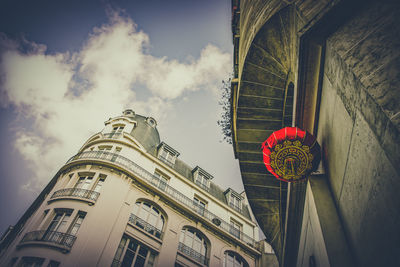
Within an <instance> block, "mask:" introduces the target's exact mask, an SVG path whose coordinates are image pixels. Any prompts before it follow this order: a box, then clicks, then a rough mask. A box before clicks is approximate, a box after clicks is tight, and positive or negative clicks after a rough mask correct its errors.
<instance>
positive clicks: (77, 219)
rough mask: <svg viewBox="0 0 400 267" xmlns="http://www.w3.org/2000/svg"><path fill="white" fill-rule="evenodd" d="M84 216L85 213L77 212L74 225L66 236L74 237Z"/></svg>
mask: <svg viewBox="0 0 400 267" xmlns="http://www.w3.org/2000/svg"><path fill="white" fill-rule="evenodd" d="M85 215H86V213H84V212H78V215H77V216H76V218H75V221H74V223H73V224H72V226H71V228H70V230H69V231H68V234H70V235H73V236H76V234H77V233H78V230H79V228H80V227H81V224H82V222H83V219H84V218H85Z"/></svg>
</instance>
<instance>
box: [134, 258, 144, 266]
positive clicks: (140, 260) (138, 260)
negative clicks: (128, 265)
mask: <svg viewBox="0 0 400 267" xmlns="http://www.w3.org/2000/svg"><path fill="white" fill-rule="evenodd" d="M145 261H146V258H143V257H141V256H140V255H138V256H137V258H136V261H135V265H133V266H134V267H143V266H144V263H145Z"/></svg>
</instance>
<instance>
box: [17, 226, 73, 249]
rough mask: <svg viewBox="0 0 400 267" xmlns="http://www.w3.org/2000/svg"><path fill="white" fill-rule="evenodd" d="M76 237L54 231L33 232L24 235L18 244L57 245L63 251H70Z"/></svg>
mask: <svg viewBox="0 0 400 267" xmlns="http://www.w3.org/2000/svg"><path fill="white" fill-rule="evenodd" d="M75 239H76V236H74V235H70V234H66V233H61V232H56V231H46V230H40V231H33V232H29V233H26V234H25V235H24V237H23V238H22V239H21V242H20V244H25V243H28V242H43V244H50V245H57V246H59V247H61V248H63V249H65V248H67V249H71V247H72V245H73V244H74V242H75Z"/></svg>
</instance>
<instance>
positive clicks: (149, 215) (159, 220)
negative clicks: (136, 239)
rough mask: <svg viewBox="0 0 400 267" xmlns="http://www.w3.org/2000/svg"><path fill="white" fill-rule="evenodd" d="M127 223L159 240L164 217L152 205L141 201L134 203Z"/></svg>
mask: <svg viewBox="0 0 400 267" xmlns="http://www.w3.org/2000/svg"><path fill="white" fill-rule="evenodd" d="M129 221H130V222H131V223H132V224H134V225H136V226H138V227H140V228H142V229H143V230H145V231H146V232H148V233H150V234H152V235H154V236H156V237H158V238H160V239H161V237H162V232H163V231H162V230H163V227H164V223H165V216H164V215H163V214H162V213H161V212H160V211H159V209H158V208H156V207H155V206H154V205H152V204H150V203H148V202H143V201H138V202H136V203H135V205H134V207H133V211H132V214H131V217H130V219H129Z"/></svg>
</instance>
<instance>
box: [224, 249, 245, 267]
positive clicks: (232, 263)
mask: <svg viewBox="0 0 400 267" xmlns="http://www.w3.org/2000/svg"><path fill="white" fill-rule="evenodd" d="M248 266H249V264H248V263H247V262H246V261H245V260H244V259H243V257H241V256H240V255H239V254H237V253H236V252H233V251H226V252H225V255H224V267H248Z"/></svg>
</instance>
